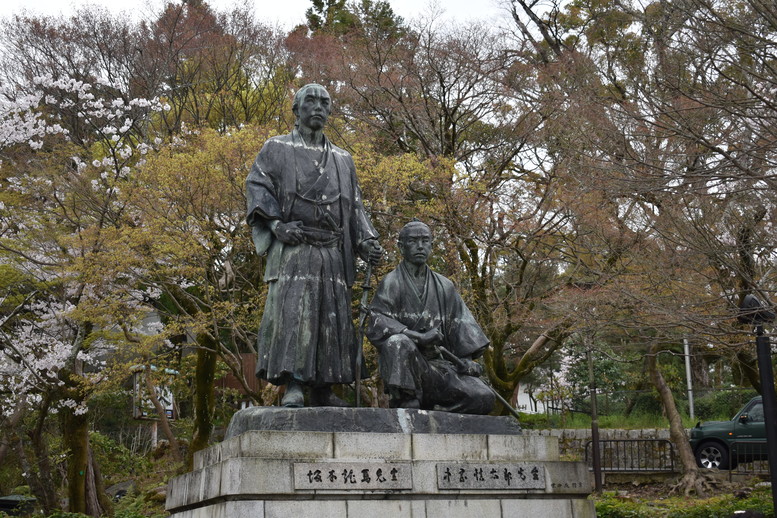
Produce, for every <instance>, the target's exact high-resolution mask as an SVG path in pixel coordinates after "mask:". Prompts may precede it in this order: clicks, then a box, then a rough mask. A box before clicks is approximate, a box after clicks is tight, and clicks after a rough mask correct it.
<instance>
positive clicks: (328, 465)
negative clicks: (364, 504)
mask: <svg viewBox="0 0 777 518" xmlns="http://www.w3.org/2000/svg"><path fill="white" fill-rule="evenodd" d="M412 488H413V477H412V464H410V463H409V462H295V463H294V489H328V490H337V491H343V490H358V491H363V490H378V491H380V490H396V489H412Z"/></svg>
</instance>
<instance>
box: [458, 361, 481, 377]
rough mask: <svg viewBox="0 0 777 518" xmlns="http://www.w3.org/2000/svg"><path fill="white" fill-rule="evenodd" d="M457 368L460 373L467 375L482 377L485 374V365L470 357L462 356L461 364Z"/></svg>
mask: <svg viewBox="0 0 777 518" xmlns="http://www.w3.org/2000/svg"><path fill="white" fill-rule="evenodd" d="M457 370H458V371H459V374H464V375H465V376H475V377H480V376H482V375H483V366H482V365H480V364H479V363H478V362H476V361H473V360H470V359H468V358H461V365H460V366H459V368H458V369H457Z"/></svg>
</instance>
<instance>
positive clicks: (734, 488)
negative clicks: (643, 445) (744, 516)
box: [591, 476, 774, 518]
mask: <svg viewBox="0 0 777 518" xmlns="http://www.w3.org/2000/svg"><path fill="white" fill-rule="evenodd" d="M671 487H672V486H671V482H667V483H661V484H655V483H653V484H642V485H635V484H608V485H607V486H606V487H605V491H604V492H603V493H602V494H601V495H592V497H591V498H592V499H593V500H594V501H595V503H596V514H597V518H731V517H735V516H737V515H736V514H735V512H736V511H750V512H751V513H761V514H752V515H750V516H752V517H753V518H755V517H761V516H762V517H764V518H769V517H774V511H773V508H772V493H771V487H770V486H769V485H768V483H764V482H762V481H761V480H758V479H752V480H747V481H742V482H734V483H729V482H727V480H726V477H723V476H721V477H720V478H719V479H718V480H717V481H716V482H715V484H714V489H713V490H712V491H710V493H711V494H710V495H709V496H708V497H706V498H699V497H685V496H683V495H677V494H674V495H672V494H670V490H671Z"/></svg>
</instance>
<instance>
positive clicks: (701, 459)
mask: <svg viewBox="0 0 777 518" xmlns="http://www.w3.org/2000/svg"><path fill="white" fill-rule="evenodd" d="M696 464H698V466H699V467H700V468H704V469H713V468H718V469H728V468H729V458H728V450H727V449H726V448H725V447H724V446H721V445H720V443H717V442H713V441H707V442H703V443H701V444H700V445H699V447H698V449H697V450H696Z"/></svg>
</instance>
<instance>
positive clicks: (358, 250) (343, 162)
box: [246, 84, 383, 407]
mask: <svg viewBox="0 0 777 518" xmlns="http://www.w3.org/2000/svg"><path fill="white" fill-rule="evenodd" d="M292 111H293V112H294V115H295V116H296V118H297V122H296V124H295V129H294V130H293V131H292V132H291V133H290V134H288V135H282V136H278V137H273V138H271V139H269V140H268V141H267V142H266V143H265V144H264V146H263V147H262V150H261V151H260V152H259V155H258V156H257V157H256V161H255V162H254V165H253V167H252V168H251V172H250V173H249V175H248V179H247V180H246V197H247V205H248V216H247V222H248V224H249V225H251V226H252V230H253V240H254V244H255V246H256V250H257V252H258V253H259V254H261V255H267V266H266V269H265V275H264V280H265V282H267V283H268V284H269V290H268V294H267V302H266V304H265V308H264V314H263V316H262V323H261V325H260V327H259V336H258V339H257V346H258V354H259V356H258V360H257V366H256V375H257V377H259V378H261V379H266V380H268V381H270V382H271V383H273V384H276V385H286V392H285V395H284V397H283V400H282V401H281V403H282V404H283V405H284V406H287V407H300V406H304V401H305V400H304V392H303V387H309V388H310V404H311V405H313V406H344V405H345V403H344V402H343V401H342V400H340V399H339V398H337V397H336V396H335V395H334V394H333V393H332V390H331V387H332V385H333V384H341V383H352V382H354V381H355V376H356V370H357V369H356V359H357V357H358V356H357V353H356V351H357V347H361V344H356V340H355V332H354V326H353V320H352V316H351V286H352V285H353V282H354V276H355V270H356V266H355V262H356V256H357V255H358V256H359V257H361V258H362V259H364V260H366V261H369V262H370V263H372V264H376V263H377V262H378V261H380V258H381V256H382V254H383V249H382V248H381V246H380V245H379V244H378V241H377V238H378V235H377V233H376V231H375V229H374V227H373V226H372V223H371V222H370V218H369V217H368V215H367V213H366V212H365V210H364V206H363V205H362V199H361V191H360V189H359V185H358V183H357V181H356V170H355V167H354V163H353V159H352V158H351V155H350V154H349V153H348V152H347V151H345V150H343V149H340V148H339V147H337V146H335V145H333V144H332V143H331V142H330V141H329V140H328V139H327V138H326V137H325V136H324V133H323V130H324V126H325V124H326V122H327V119H328V117H329V115H330V113H331V111H332V101H331V98H330V96H329V93H328V92H327V91H326V89H325V88H324V87H323V86H321V85H317V84H308V85H305V86H303V87H302V88H300V89H299V91H298V92H297V94H296V95H295V96H294V102H293V105H292ZM361 372H365V369H362V371H361Z"/></svg>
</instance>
